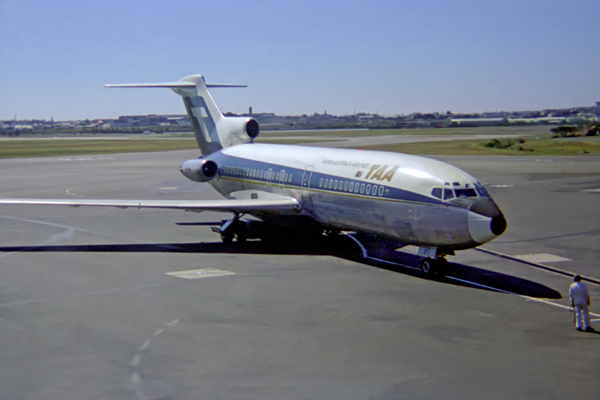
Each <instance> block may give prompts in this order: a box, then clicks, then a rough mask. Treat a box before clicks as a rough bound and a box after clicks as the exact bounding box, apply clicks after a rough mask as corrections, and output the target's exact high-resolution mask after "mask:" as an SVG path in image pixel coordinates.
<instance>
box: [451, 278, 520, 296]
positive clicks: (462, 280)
mask: <svg viewBox="0 0 600 400" xmlns="http://www.w3.org/2000/svg"><path fill="white" fill-rule="evenodd" d="M444 278H448V279H453V280H455V281H459V282H464V283H467V284H469V285H475V286H479V287H482V288H485V289H489V290H493V291H495V292H500V293H506V294H516V293H513V292H508V291H506V290H502V289H496V288H495V287H491V286H487V285H482V284H481V283H476V282H471V281H467V280H464V279H460V278H455V277H453V276H448V275H444Z"/></svg>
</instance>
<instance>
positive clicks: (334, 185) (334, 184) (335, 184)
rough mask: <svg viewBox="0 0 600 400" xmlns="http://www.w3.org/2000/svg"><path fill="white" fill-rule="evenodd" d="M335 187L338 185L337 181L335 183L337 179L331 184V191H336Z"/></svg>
mask: <svg viewBox="0 0 600 400" xmlns="http://www.w3.org/2000/svg"><path fill="white" fill-rule="evenodd" d="M337 185H338V181H337V179H336V181H335V182H333V189H334V190H337Z"/></svg>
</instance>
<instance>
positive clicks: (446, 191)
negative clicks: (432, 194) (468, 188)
mask: <svg viewBox="0 0 600 400" xmlns="http://www.w3.org/2000/svg"><path fill="white" fill-rule="evenodd" d="M453 198H454V192H453V191H452V189H448V188H445V189H444V200H450V199H453Z"/></svg>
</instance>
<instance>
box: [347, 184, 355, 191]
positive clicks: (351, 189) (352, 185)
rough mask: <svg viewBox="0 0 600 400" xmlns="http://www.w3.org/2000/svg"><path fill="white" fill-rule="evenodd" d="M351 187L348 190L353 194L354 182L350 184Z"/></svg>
mask: <svg viewBox="0 0 600 400" xmlns="http://www.w3.org/2000/svg"><path fill="white" fill-rule="evenodd" d="M349 187H350V189H348V191H349V192H350V193H352V191H353V190H354V182H350V186H349Z"/></svg>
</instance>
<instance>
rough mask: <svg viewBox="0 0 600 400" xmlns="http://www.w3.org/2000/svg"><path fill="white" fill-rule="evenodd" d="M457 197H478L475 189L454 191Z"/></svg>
mask: <svg viewBox="0 0 600 400" xmlns="http://www.w3.org/2000/svg"><path fill="white" fill-rule="evenodd" d="M454 192H455V193H456V197H477V192H476V191H475V189H454Z"/></svg>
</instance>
